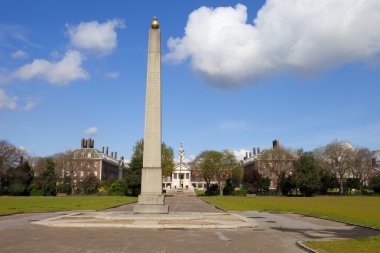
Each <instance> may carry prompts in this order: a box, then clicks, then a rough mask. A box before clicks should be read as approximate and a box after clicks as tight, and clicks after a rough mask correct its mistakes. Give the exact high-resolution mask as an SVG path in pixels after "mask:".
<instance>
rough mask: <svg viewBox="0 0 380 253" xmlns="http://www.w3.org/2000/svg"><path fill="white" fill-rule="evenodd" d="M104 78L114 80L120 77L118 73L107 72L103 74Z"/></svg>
mask: <svg viewBox="0 0 380 253" xmlns="http://www.w3.org/2000/svg"><path fill="white" fill-rule="evenodd" d="M105 76H106V77H108V78H112V79H115V78H118V77H119V76H120V73H119V72H107V73H105Z"/></svg>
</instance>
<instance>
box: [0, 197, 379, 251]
mask: <svg viewBox="0 0 380 253" xmlns="http://www.w3.org/2000/svg"><path fill="white" fill-rule="evenodd" d="M168 199H169V198H168ZM171 200H172V201H173V202H174V203H173V204H171V206H172V207H173V209H174V208H178V209H177V210H181V208H184V206H185V205H189V206H194V205H198V204H199V206H203V205H205V206H203V207H204V208H207V209H208V208H210V210H213V208H214V207H212V206H208V205H207V204H205V203H204V202H202V201H201V200H198V199H195V198H194V199H178V198H173V199H171ZM169 201H170V200H169ZM180 202H183V203H182V204H179V203H180ZM195 203H198V204H195ZM175 206H176V207H175ZM119 208H120V209H121V208H130V207H126V206H124V207H119ZM174 210H175V209H174ZM212 212H214V210H213V211H212ZM63 213H70V212H58V213H26V214H16V215H10V216H3V217H0V251H1V252H12V253H13V252H55V253H60V252H91V253H92V252H136V253H140V252H141V253H142V252H144V253H145V252H176V253H178V252H181V253H183V252H218V253H219V252H220V253H224V252H226V253H227V252H228V253H229V252H239V253H245V252H247V253H248V252H250V253H251V252H262V253H265V252H285V253H287V252H289V253H297V252H305V251H304V250H303V249H301V248H299V247H298V246H297V245H296V241H298V240H318V239H325V238H329V239H331V238H358V237H367V236H372V235H378V234H380V232H379V231H376V230H371V229H365V228H361V227H355V226H348V225H345V224H342V223H337V222H331V221H326V220H320V219H316V218H310V217H305V216H302V215H296V214H275V213H267V212H240V213H239V214H240V215H244V216H245V217H247V219H249V220H252V221H254V222H256V223H257V224H258V226H257V227H256V228H253V229H232V230H217V229H216V230H193V231H192V230H178V229H176V230H170V229H169V230H150V229H148V230H147V229H116V228H114V229H107V228H102V229H99V228H49V227H44V226H37V225H31V221H35V220H41V219H44V218H48V217H53V216H57V215H61V214H63Z"/></svg>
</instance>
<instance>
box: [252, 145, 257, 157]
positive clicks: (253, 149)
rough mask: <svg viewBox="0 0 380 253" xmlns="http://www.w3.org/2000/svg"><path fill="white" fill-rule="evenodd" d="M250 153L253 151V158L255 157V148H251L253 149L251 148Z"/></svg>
mask: <svg viewBox="0 0 380 253" xmlns="http://www.w3.org/2000/svg"><path fill="white" fill-rule="evenodd" d="M252 151H253V156H255V155H256V148H255V147H253V148H252Z"/></svg>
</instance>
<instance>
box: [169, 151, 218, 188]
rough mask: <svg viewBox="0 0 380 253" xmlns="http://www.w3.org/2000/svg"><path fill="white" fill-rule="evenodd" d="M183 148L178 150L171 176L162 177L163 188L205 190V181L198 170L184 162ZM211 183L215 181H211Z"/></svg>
mask: <svg viewBox="0 0 380 253" xmlns="http://www.w3.org/2000/svg"><path fill="white" fill-rule="evenodd" d="M184 161H185V150H184V149H183V147H182V143H181V148H180V150H179V162H177V163H175V164H174V170H173V172H172V175H171V177H164V178H163V180H162V186H163V188H164V189H186V190H194V189H199V190H205V188H206V182H205V181H204V179H203V178H202V177H201V176H200V173H199V171H193V170H192V169H191V167H190V166H189V165H188V164H187V163H186V162H184ZM211 183H212V184H214V183H216V182H211Z"/></svg>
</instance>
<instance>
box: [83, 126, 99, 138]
mask: <svg viewBox="0 0 380 253" xmlns="http://www.w3.org/2000/svg"><path fill="white" fill-rule="evenodd" d="M85 132H86V134H87V136H94V135H96V134H97V133H98V128H96V127H90V128H88V129H87V130H86V131H85Z"/></svg>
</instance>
